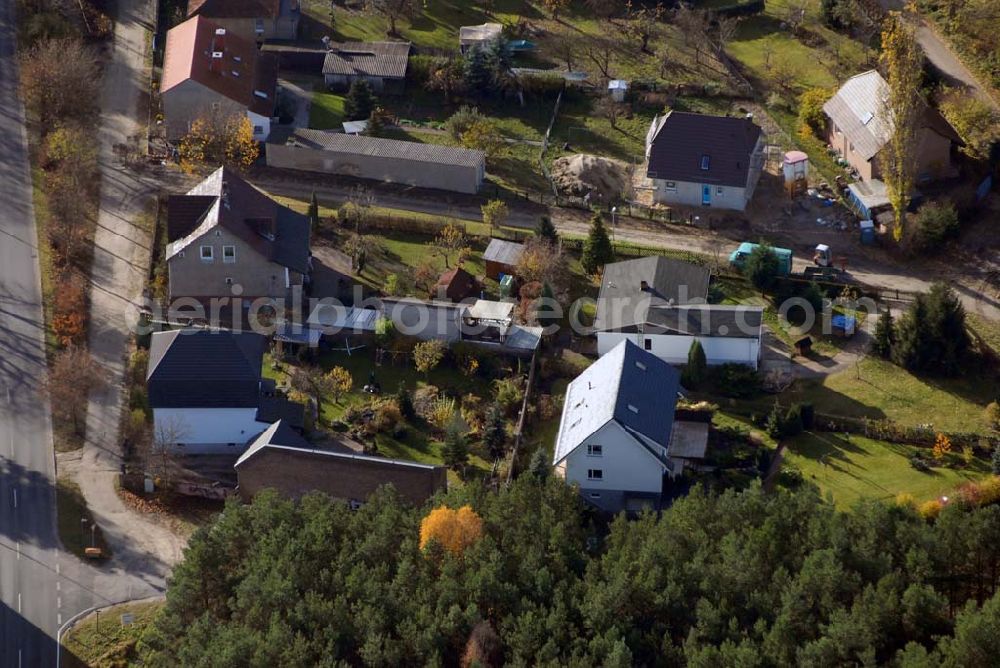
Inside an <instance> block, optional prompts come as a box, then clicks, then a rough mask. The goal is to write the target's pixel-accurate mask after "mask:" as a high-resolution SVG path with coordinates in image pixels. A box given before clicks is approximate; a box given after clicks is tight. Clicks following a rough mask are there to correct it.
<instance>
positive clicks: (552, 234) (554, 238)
mask: <svg viewBox="0 0 1000 668" xmlns="http://www.w3.org/2000/svg"><path fill="white" fill-rule="evenodd" d="M535 236H536V237H540V238H542V239H548V240H549V241H551V242H552V243H558V242H559V233H558V232H557V231H556V226H555V225H553V224H552V219H551V218H549V217H548V216H542V217H541V218H539V219H538V224H537V225H535Z"/></svg>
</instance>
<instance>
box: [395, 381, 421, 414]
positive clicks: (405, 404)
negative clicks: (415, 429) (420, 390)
mask: <svg viewBox="0 0 1000 668" xmlns="http://www.w3.org/2000/svg"><path fill="white" fill-rule="evenodd" d="M396 404H397V405H398V406H399V412H400V414H401V415H402V416H403V417H404V418H406V419H407V420H412V419H413V418H415V417H416V416H417V412H416V411H415V410H414V409H413V395H411V394H410V390H409V388H407V387H406V383H404V382H400V383H399V389H397V390H396Z"/></svg>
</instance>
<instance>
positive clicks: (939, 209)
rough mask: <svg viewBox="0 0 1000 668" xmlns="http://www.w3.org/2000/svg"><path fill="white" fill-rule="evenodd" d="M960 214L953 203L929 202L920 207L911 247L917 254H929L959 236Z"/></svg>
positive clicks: (915, 221)
mask: <svg viewBox="0 0 1000 668" xmlns="http://www.w3.org/2000/svg"><path fill="white" fill-rule="evenodd" d="M959 228H960V225H959V221H958V213H957V212H956V211H955V205H954V204H952V203H951V202H928V203H927V204H924V205H923V206H922V207H920V210H919V211H917V215H916V216H915V219H914V226H913V237H912V239H911V247H912V248H913V250H914V251H916V252H917V253H922V254H929V253H934V252H937V251H938V250H940V249H941V246H942V244H944V242H946V241H948V240H949V239H952V238H954V237H956V236H958V232H959Z"/></svg>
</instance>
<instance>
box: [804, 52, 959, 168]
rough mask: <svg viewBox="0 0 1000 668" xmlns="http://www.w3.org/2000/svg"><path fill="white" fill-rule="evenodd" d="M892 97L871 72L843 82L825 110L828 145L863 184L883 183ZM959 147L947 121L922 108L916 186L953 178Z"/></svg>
mask: <svg viewBox="0 0 1000 668" xmlns="http://www.w3.org/2000/svg"><path fill="white" fill-rule="evenodd" d="M888 96H889V84H887V83H886V82H885V79H883V78H882V75H881V74H879V73H878V72H877V71H875V70H871V71H869V72H864V73H862V74H858V75H855V76H853V77H851V78H850V79H848V80H847V81H845V82H844V85H843V86H841V87H840V90H838V91H837V93H836V94H835V95H834V96H833V97H831V98H830V99H829V100H827V102H826V104H824V105H823V111H824V112H825V113H826V116H827V119H828V121H829V123H828V125H827V141H829V142H830V145H831V146H832V147H833V148H834V149H835V150H836V151H838V152H839V153H840V154H841V155H842V156H843V157H844V159H845V160H847V162H848V163H850V165H851V167H853V168H854V169H855V170H857V172H858V176H859V177H860V178H861V180H863V181H869V182H870V181H875V180H880V179H881V178H882V170H881V164H880V163H881V160H880V155H881V154H882V151H883V150H884V148H885V145H886V144H887V143H888V142H889V138H890V137H891V136H892V119H891V118H890V117H889V114H888V110H887V109H886V102H885V101H886V99H888ZM958 144H961V139H960V138H959V136H958V134H957V133H956V132H955V129H954V128H953V127H951V125H949V124H948V121H946V120H945V118H944V116H942V115H941V113H940V112H939V111H937V110H936V109H934V108H932V107H930V106H927V105H924V111H923V114H922V115H921V119H920V127H919V128H918V129H917V150H916V158H915V160H916V165H915V169H916V171H915V173H916V175H917V179H918V181H929V180H932V179H936V178H945V177H950V176H954V175H955V174H956V171H955V168H954V167H953V166H952V164H951V149H952V146H954V145H958Z"/></svg>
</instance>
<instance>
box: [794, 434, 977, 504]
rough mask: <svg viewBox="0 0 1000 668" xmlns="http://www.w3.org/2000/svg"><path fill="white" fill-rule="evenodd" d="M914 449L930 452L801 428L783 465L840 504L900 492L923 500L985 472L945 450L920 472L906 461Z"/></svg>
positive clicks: (885, 497) (923, 450) (927, 451)
mask: <svg viewBox="0 0 1000 668" xmlns="http://www.w3.org/2000/svg"><path fill="white" fill-rule="evenodd" d="M917 453H921V454H923V455H925V456H929V455H930V449H929V448H916V447H912V446H907V445H899V444H895V443H884V442H882V441H874V440H871V439H867V438H862V437H860V436H853V435H852V436H851V437H850V439H848V438H846V437H845V436H843V435H840V434H833V433H828V432H819V433H803V434H800V435H798V436H796V437H795V438H793V439H791V440H790V441H789V442H788V443H787V450H786V452H785V464H786V465H790V466H792V467H794V468H797V469H798V470H800V471H801V472H802V475H803V477H804V478H805V480H806V481H807V482H810V483H814V484H816V485H817V486H818V487H819V488H820V491H821V492H822V493H823V494H824V495H825V494H827V493H829V494H831V495H832V496H833V500H834V502H835V503H836V505H837V506H838V507H841V508H846V507H849V506H851V505H852V504H853V503H854V502H855V501H857V500H859V499H862V498H872V499H881V500H892V499H895V498H896V497H897V496H898V495H900V494H912V495H913V497H914V498H915V499H916V500H917V501H926V500H929V499H933V498H937V497H939V496H942V495H947V494H949V493H950V492H952V491H953V490H954V489H955V488H956V487H958V486H959V485H961V484H963V483H965V482H969V481H972V480H978V479H980V478H982V477H985V476H986V475H987V474H988V473H989V466H988V465H987V463H986V462H984V461H982V460H978V459H977V460H973V462H972V464H971V465H969V466H968V467H966V466H965V464H964V462H963V461H962V457H961V454H960V453H952V454H951V455H949V456H948V457H947V458H946V459H945V465H944V466H936V467H934V468H932V469H931V470H930V471H928V472H921V471H918V470H917V469H915V468H913V467H912V466H911V465H910V463H909V459H910V457H911V456H912V455H914V454H917Z"/></svg>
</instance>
